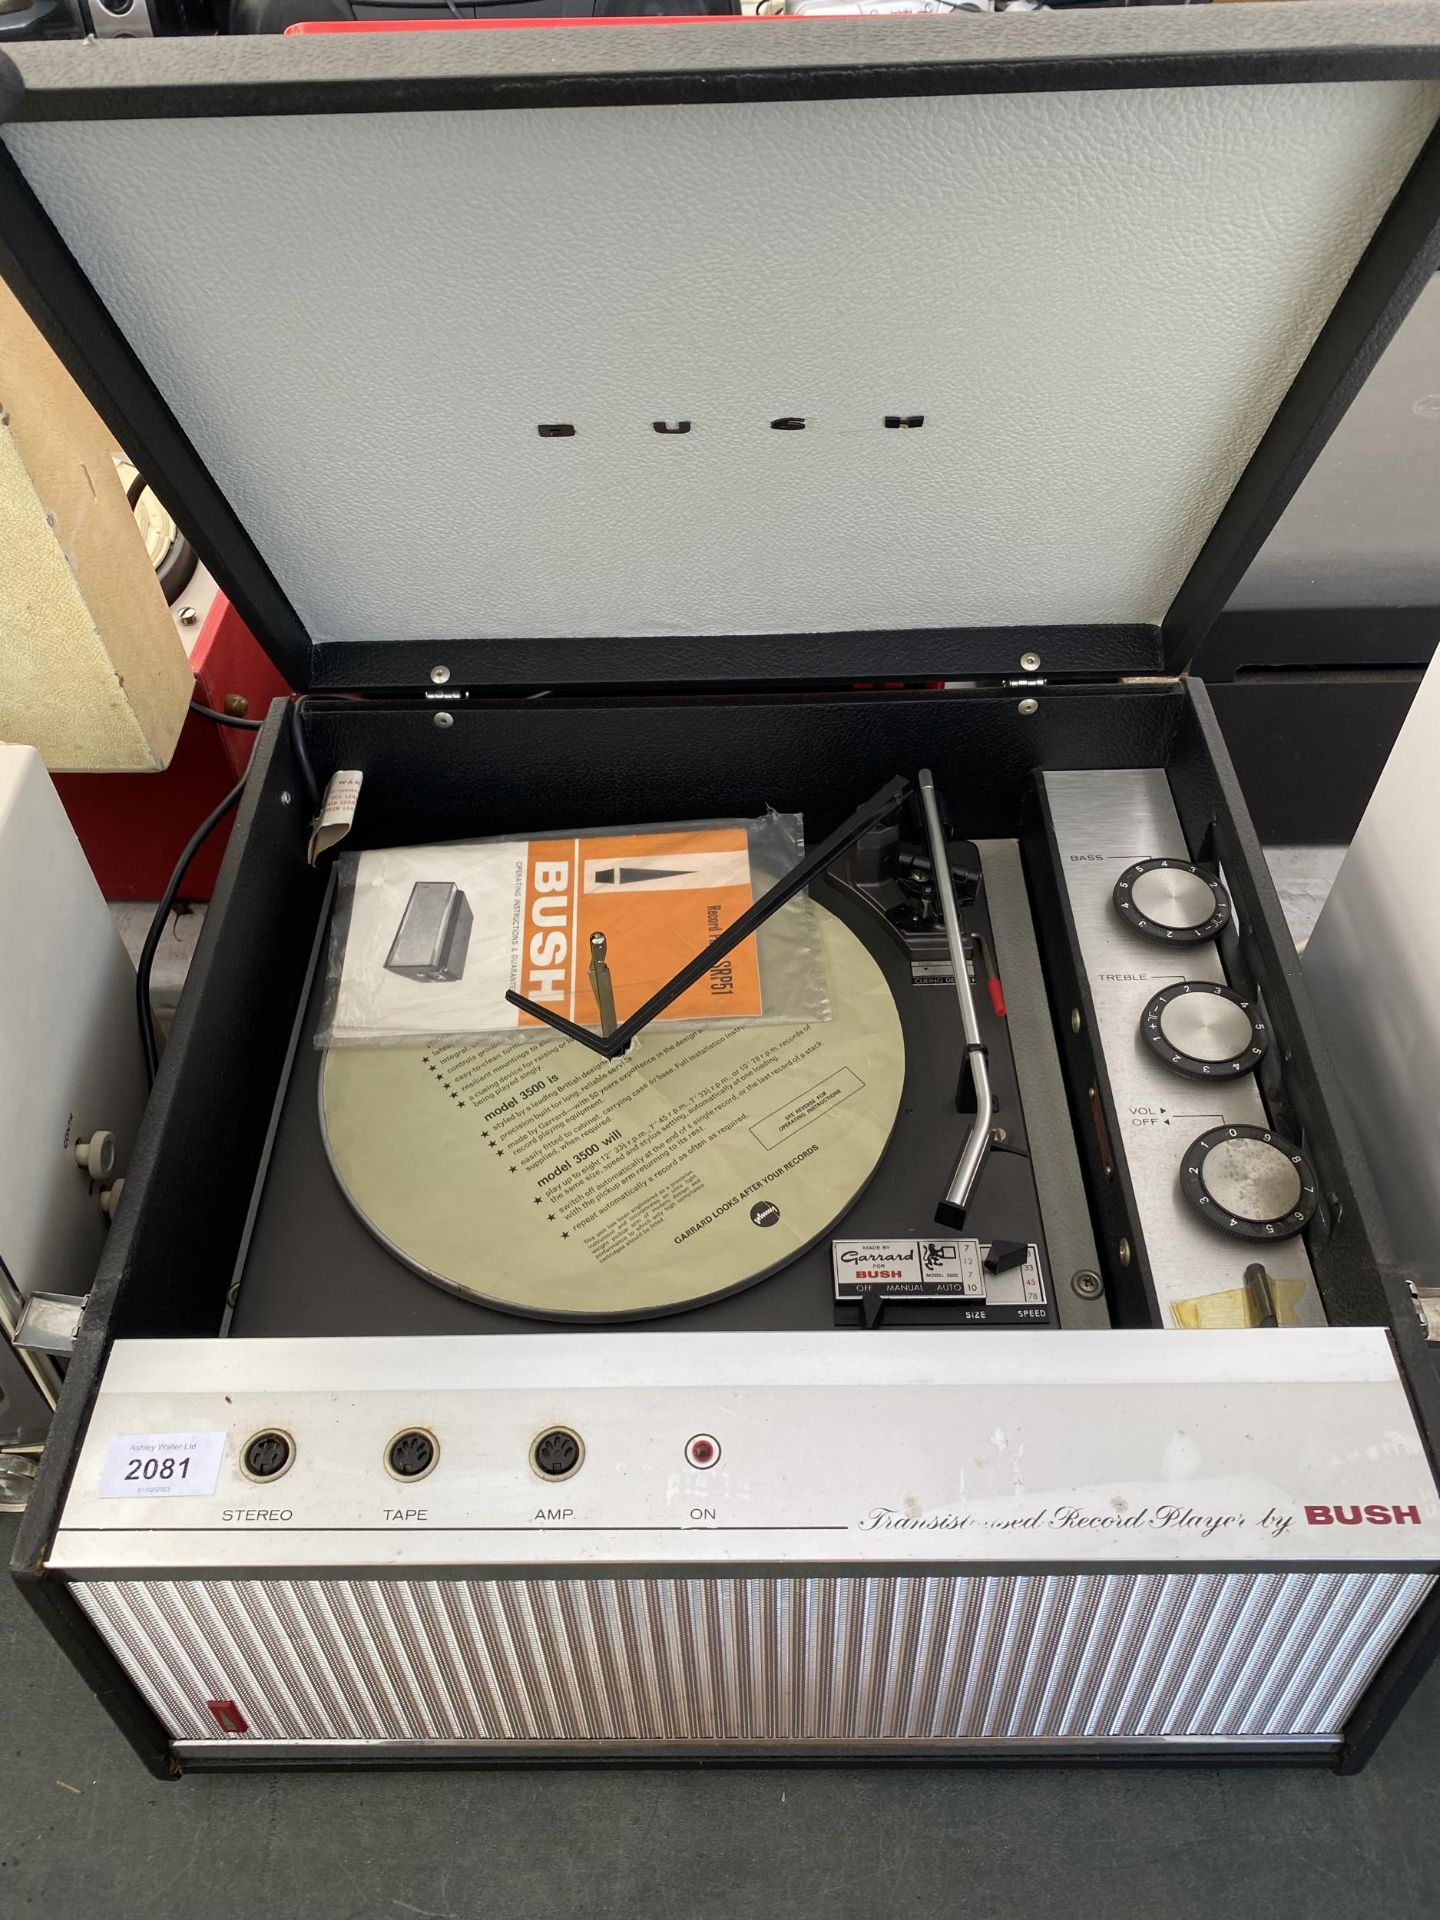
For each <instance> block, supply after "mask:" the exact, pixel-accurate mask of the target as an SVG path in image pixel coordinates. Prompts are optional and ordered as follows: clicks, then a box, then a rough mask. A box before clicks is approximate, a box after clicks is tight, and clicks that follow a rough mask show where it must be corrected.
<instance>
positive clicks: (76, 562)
mask: <svg viewBox="0 0 1440 1920" xmlns="http://www.w3.org/2000/svg"><path fill="white" fill-rule="evenodd" d="M118 451H119V450H118V448H117V447H116V445H115V441H114V438H113V436H112V435H111V433H110V431H109V429H108V428H107V427H106V426H105V425H104V424H103V422H102V421H101V420H100V418H99V416H98V415H97V414H96V413H95V412H94V411H93V409H92V408H91V406H90V404H89V402H88V401H87V400H86V399H85V398H84V396H83V395H82V394H81V393H80V391H79V389H78V388H77V387H76V386H75V384H74V382H73V381H72V380H71V378H70V375H69V374H68V373H67V372H66V371H65V369H64V368H63V367H62V366H61V364H60V362H59V361H58V360H57V359H56V358H55V356H54V354H53V353H52V352H51V350H50V348H49V347H48V346H47V345H46V344H45V342H44V341H43V340H42V339H41V337H40V335H39V334H38V333H37V332H36V330H35V328H34V326H33V324H32V323H31V321H30V320H29V319H28V317H27V316H26V315H25V314H24V313H23V312H22V310H21V308H20V307H19V305H18V303H17V302H16V301H15V299H14V297H13V295H11V294H10V293H9V291H8V290H7V289H6V288H5V287H4V286H0V554H3V556H4V564H3V565H0V737H3V738H5V739H7V740H12V741H15V742H17V743H20V744H23V745H27V746H33V747H35V748H37V749H38V750H39V752H40V754H41V755H42V757H43V758H44V761H45V764H46V766H47V767H49V768H51V769H52V770H54V771H92V772H102V771H103V772H143V771H147V770H153V769H156V768H160V767H163V766H165V765H166V764H167V763H168V762H169V759H170V755H171V753H172V752H173V751H174V748H175V742H176V740H177V739H178V738H179V734H180V728H181V725H182V723H183V722H184V718H185V710H186V706H187V704H188V702H189V699H190V690H191V675H190V666H189V662H188V661H187V660H186V658H185V649H184V647H183V646H182V645H181V642H180V636H179V635H178V633H177V632H176V631H175V626H174V623H173V621H172V620H171V618H170V613H169V609H168V608H167V607H166V605H165V597H164V595H163V594H162V593H161V591H160V588H159V586H158V585H157V583H156V580H155V576H154V572H153V570H152V568H151V565H150V559H149V556H148V554H147V553H146V551H145V544H144V541H143V540H142V538H141V535H140V531H139V528H138V527H137V526H136V524H135V520H134V516H133V515H132V513H131V511H130V507H129V504H128V502H127V501H126V498H125V489H124V487H123V485H122V484H121V481H120V477H119V475H118V473H117V472H116V468H115V455H116V453H117V452H118Z"/></svg>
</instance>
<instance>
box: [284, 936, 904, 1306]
mask: <svg viewBox="0 0 1440 1920" xmlns="http://www.w3.org/2000/svg"><path fill="white" fill-rule="evenodd" d="M814 912H815V915H816V922H817V926H818V928H819V930H820V936H821V939H822V943H823V948H824V954H825V963H826V968H827V971H828V975H829V991H830V1002H831V1005H832V1007H833V1009H834V1015H833V1017H832V1018H831V1019H830V1020H828V1021H824V1022H816V1023H812V1024H810V1025H806V1026H778V1025H748V1026H732V1027H723V1028H717V1027H700V1028H693V1029H690V1030H688V1031H684V1032H680V1033H676V1032H674V1031H670V1032H659V1033H656V1032H653V1031H650V1032H646V1033H644V1034H642V1035H641V1036H640V1037H639V1038H638V1039H637V1040H636V1041H635V1042H634V1044H633V1046H632V1047H631V1049H630V1051H629V1053H628V1054H627V1055H625V1056H624V1057H622V1058H621V1059H618V1060H613V1061H609V1060H603V1059H600V1058H599V1057H598V1056H597V1055H595V1054H594V1053H592V1052H590V1051H589V1050H588V1049H586V1048H584V1047H582V1046H580V1045H578V1044H577V1043H576V1042H574V1041H571V1040H566V1039H563V1038H556V1039H553V1040H552V1039H543V1040H542V1039H528V1040H520V1041H503V1042H495V1043H491V1044H488V1045H481V1046H455V1047H438V1048H436V1047H432V1048H428V1049H423V1050H422V1049H417V1048H410V1047H406V1048H398V1047H385V1048H343V1049H335V1050H332V1051H331V1052H329V1053H328V1054H327V1055H326V1057H325V1061H324V1066H323V1071H322V1073H321V1077H320V1118H321V1127H322V1131H323V1133H324V1136H325V1142H326V1150H327V1152H328V1154H329V1157H330V1164H331V1166H332V1168H333V1170H334V1172H335V1175H336V1178H337V1180H338V1181H339V1183H340V1187H341V1189H342V1191H343V1192H344V1193H345V1195H346V1198H347V1199H348V1200H349V1202H350V1204H351V1205H352V1206H353V1207H354V1208H355V1210H356V1212H357V1213H358V1214H359V1216H360V1218H361V1219H362V1220H363V1221H364V1222H365V1224H366V1225H367V1226H368V1227H369V1228H370V1230H371V1232H373V1233H374V1234H375V1235H377V1237H378V1238H379V1239H380V1240H381V1241H382V1242H383V1243H384V1244H385V1245H386V1246H387V1247H389V1248H390V1250H391V1251H392V1252H394V1253H395V1254H396V1255H398V1256H399V1258H400V1259H402V1260H403V1261H405V1262H406V1264H407V1265H409V1266H411V1267H413V1268H414V1269H415V1270H416V1271H417V1272H418V1273H421V1274H423V1275H424V1276H425V1277H426V1278H428V1279H431V1280H434V1281H436V1282H437V1283H438V1284H440V1285H441V1286H444V1287H447V1288H449V1289H451V1290H452V1291H454V1292H457V1293H460V1294H465V1295H469V1296H471V1297H473V1298H475V1299H479V1300H484V1301H485V1302H486V1303H488V1304H490V1305H492V1306H498V1307H502V1308H506V1309H508V1310H509V1311H511V1312H514V1313H520V1314H531V1315H540V1316H544V1317H557V1316H558V1317H566V1318H576V1319H583V1320H609V1319H628V1318H637V1317H642V1316H646V1315H653V1314H664V1313H673V1312H677V1311H679V1310H681V1309H683V1308H685V1307H688V1306H691V1305H694V1304H697V1303H698V1302H700V1301H702V1300H708V1299H713V1298H715V1297H716V1296H718V1295H720V1294H724V1293H730V1292H734V1291H736V1290H737V1289H739V1288H741V1287H746V1286H749V1285H751V1284H753V1283H754V1282H755V1281H758V1280H762V1279H764V1278H765V1277H766V1276H767V1275H768V1274H771V1273H774V1272H775V1271H776V1270H777V1269H778V1268H780V1267H783V1266H785V1265H787V1264H788V1263H789V1262H790V1261H791V1260H793V1259H794V1258H795V1257H796V1256H797V1255H798V1254H800V1253H802V1252H804V1251H805V1249H806V1248H807V1247H810V1246H812V1245H813V1244H814V1243H815V1242H816V1241H817V1240H819V1239H820V1238H822V1237H823V1236H824V1235H825V1234H826V1233H827V1232H828V1230H829V1229H830V1228H831V1227H832V1226H833V1225H834V1224H835V1222H836V1221H837V1220H838V1219H840V1217H841V1216H842V1215H843V1214H845V1213H846V1212H847V1211H848V1209H849V1208H850V1207H851V1205H852V1204H853V1202H854V1200H855V1198H856V1196H857V1194H858V1193H859V1192H860V1191H861V1189H862V1188H863V1187H864V1186H865V1185H866V1183H867V1181H868V1180H869V1179H870V1176H871V1175H872V1174H873V1172H874V1171H875V1168H876V1166H877V1165H878V1164H879V1162H880V1159H881V1156H882V1155H883V1154H884V1152H885V1148H886V1145H887V1143H888V1141H889V1138H890V1134H891V1130H892V1128H893V1126H894V1123H895V1118H896V1114H897V1111H898V1109H899V1104H900V1096H901V1090H902V1087H903V1084H904V1078H905V1050H904V1042H903V1039H902V1034H901V1026H900V1017H899V1013H898V1011H897V1009H896V1006H895V1002H894V999H893V997H892V994H891V991H890V988H889V986H888V985H887V983H886V981H885V978H884V975H883V973H882V971H881V969H880V966H879V964H878V963H877V961H876V960H875V959H874V958H873V956H872V955H871V954H870V952H869V950H868V949H867V948H866V946H865V945H864V943H863V942H862V941H861V940H860V939H859V938H858V937H857V936H856V935H855V934H853V933H852V932H851V931H850V930H849V928H847V927H846V926H844V925H843V924H842V922H841V921H840V920H838V919H837V918H836V917H835V916H834V915H833V914H830V913H828V912H826V910H825V909H824V908H823V907H820V906H818V905H817V906H816V907H815V908H814Z"/></svg>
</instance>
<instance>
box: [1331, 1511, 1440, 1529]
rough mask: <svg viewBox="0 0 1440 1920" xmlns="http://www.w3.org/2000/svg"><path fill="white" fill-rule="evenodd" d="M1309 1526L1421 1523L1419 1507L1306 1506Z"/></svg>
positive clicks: (1395, 1525) (1394, 1525)
mask: <svg viewBox="0 0 1440 1920" xmlns="http://www.w3.org/2000/svg"><path fill="white" fill-rule="evenodd" d="M1305 1524H1306V1526H1309V1527H1360V1526H1365V1527H1404V1526H1414V1527H1418V1526H1419V1525H1420V1509H1419V1508H1418V1507H1306V1509H1305Z"/></svg>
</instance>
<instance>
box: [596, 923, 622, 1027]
mask: <svg viewBox="0 0 1440 1920" xmlns="http://www.w3.org/2000/svg"><path fill="white" fill-rule="evenodd" d="M608 951H609V948H608V944H607V942H606V939H605V936H604V934H603V933H599V932H596V933H592V934H591V936H590V991H591V992H592V993H593V994H594V996H595V1007H596V1011H597V1012H598V1014H599V1016H600V1037H601V1039H602V1040H608V1039H609V1038H610V1036H611V1034H612V1033H614V1031H615V1029H616V1027H617V1026H618V1025H619V1022H618V1021H617V1020H616V1018H615V988H614V984H613V983H612V981H611V979H610V967H609V963H608V962H607V960H606V957H605V956H606V954H607V952H608Z"/></svg>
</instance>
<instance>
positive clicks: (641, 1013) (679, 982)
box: [505, 774, 953, 1060]
mask: <svg viewBox="0 0 1440 1920" xmlns="http://www.w3.org/2000/svg"><path fill="white" fill-rule="evenodd" d="M909 793H910V782H909V781H908V780H906V779H905V778H904V776H903V775H900V774H897V775H896V777H895V778H894V779H893V780H887V781H886V782H885V785H884V786H883V787H881V789H880V791H879V792H878V793H877V794H875V795H874V796H873V797H872V798H871V799H869V800H867V801H866V802H865V804H864V806H863V807H857V808H856V810H855V812H854V813H852V814H851V816H850V818H849V819H848V820H847V821H845V822H844V824H843V825H841V826H838V827H837V828H836V829H835V831H834V833H832V834H831V835H830V836H829V838H828V839H825V840H822V841H821V842H820V845H819V846H818V847H816V848H814V849H813V850H812V851H811V852H810V853H807V854H806V856H805V858H804V859H803V860H800V861H797V862H796V864H795V865H794V866H793V867H792V868H791V869H790V871H789V872H788V873H786V874H782V875H781V877H780V878H779V879H778V880H777V881H776V882H775V884H774V886H773V887H771V888H770V889H769V890H768V891H767V892H765V893H762V894H761V896H760V898H759V899H758V900H757V901H756V902H755V903H754V905H753V906H749V907H747V908H746V909H745V911H744V913H742V914H740V915H739V916H738V918H736V919H735V920H733V921H732V922H731V924H730V925H729V926H728V927H727V928H726V929H725V931H724V932H723V933H722V934H721V935H720V936H719V938H718V939H716V940H712V941H711V942H710V945H709V946H708V947H706V949H705V951H704V952H703V953H697V954H696V956H695V958H694V959H693V960H690V961H687V963H686V964H685V965H684V966H683V967H682V968H681V969H680V971H679V972H678V973H677V974H676V975H675V977H674V979H672V980H667V981H666V982H665V985H664V986H663V987H661V988H660V989H659V991H658V992H656V993H652V994H651V996H650V998H649V999H648V1000H647V1001H646V1002H645V1004H644V1006H643V1007H637V1008H636V1010H635V1012H634V1013H632V1014H631V1015H630V1017H629V1019H628V1020H622V1021H621V1022H620V1025H619V1026H618V1027H616V1028H615V1030H614V1032H613V1033H609V1034H604V1033H592V1032H591V1031H590V1029H589V1028H588V1027H582V1026H580V1025H579V1024H578V1023H577V1022H576V1021H574V1020H567V1019H566V1018H565V1017H564V1015H563V1014H559V1013H554V1012H552V1011H551V1009H550V1008H549V1007H542V1006H541V1005H539V1003H538V1002H537V1001H534V1000H527V999H526V998H525V996H524V995H523V994H520V993H516V992H515V990H514V989H513V988H509V989H507V991H506V994H505V998H506V999H507V1000H508V1001H509V1002H510V1004H511V1006H512V1007H519V1008H520V1009H521V1010H522V1011H523V1012H525V1013H529V1014H533V1015H534V1017H535V1018H536V1019H537V1020H543V1021H544V1022H545V1024H546V1026H547V1027H554V1029H555V1031H556V1032H557V1033H563V1034H564V1035H565V1037H566V1038H567V1039H569V1040H578V1041H579V1042H580V1043H581V1045H582V1046H586V1047H589V1048H590V1049H591V1051H592V1052H593V1053H598V1054H601V1055H603V1056H604V1058H605V1059H607V1060H613V1059H615V1058H616V1056H617V1055H619V1054H622V1053H624V1051H625V1049H626V1048H627V1047H628V1046H629V1044H630V1042H631V1041H632V1040H633V1039H634V1038H635V1036H636V1034H637V1033H639V1032H640V1031H641V1030H642V1029H643V1028H645V1027H648V1026H649V1024H650V1022H651V1021H652V1020H653V1019H654V1018H655V1017H656V1015H657V1014H661V1013H663V1012H664V1011H665V1009H666V1007H668V1006H669V1005H670V1004H671V1002H672V1001H675V1000H678V999H679V998H680V996H681V994H682V993H684V991H685V989H686V988H687V987H693V986H694V984H695V982H696V981H697V980H703V979H704V978H705V975H706V974H707V973H708V972H709V971H710V969H711V968H712V967H713V966H714V965H715V964H716V962H717V961H720V960H723V959H724V958H725V955H726V954H727V953H731V952H733V951H734V949H735V948H736V947H738V946H739V945H740V944H741V942H742V941H744V940H748V939H749V938H750V935H751V934H752V933H754V932H755V931H756V929H757V928H759V927H763V926H764V924H765V922H766V921H767V920H768V919H769V918H770V916H771V914H773V913H778V912H779V910H780V908H781V907H783V906H784V905H785V903H786V901H787V900H793V899H794V898H795V895H796V894H797V893H803V892H804V890H805V888H806V887H808V886H809V884H810V882H811V881H812V880H818V879H819V877H820V875H821V874H822V873H824V872H825V870H826V868H827V867H833V866H834V864H835V862H836V861H837V860H838V859H839V858H840V856H841V854H842V853H848V852H849V851H850V849H851V847H853V846H854V845H855V844H856V843H857V842H858V841H860V840H863V839H864V837H865V835H866V834H867V833H869V832H871V831H872V830H873V829H874V828H875V827H879V826H883V825H884V823H885V822H886V821H887V820H888V819H889V818H890V816H891V815H892V814H893V813H897V812H898V811H899V809H900V808H901V807H902V806H903V805H904V803H905V801H906V799H907V798H908V797H909ZM952 905H953V901H952Z"/></svg>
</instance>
